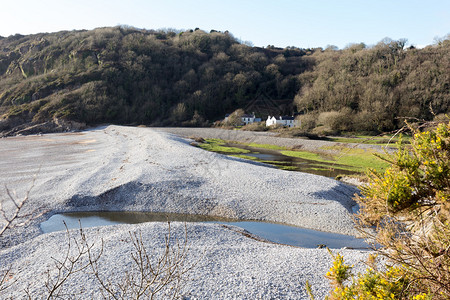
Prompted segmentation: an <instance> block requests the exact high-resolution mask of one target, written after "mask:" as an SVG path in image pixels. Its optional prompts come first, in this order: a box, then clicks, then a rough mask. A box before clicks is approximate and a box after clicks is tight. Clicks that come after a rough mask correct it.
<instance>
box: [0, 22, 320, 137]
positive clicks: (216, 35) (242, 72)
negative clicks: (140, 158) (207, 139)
mask: <svg viewBox="0 0 450 300" xmlns="http://www.w3.org/2000/svg"><path fill="white" fill-rule="evenodd" d="M305 54H306V51H304V50H300V49H264V48H256V47H250V46H247V45H245V44H241V43H239V42H238V41H237V40H236V38H234V37H233V36H232V35H231V34H230V33H228V32H225V33H220V32H215V31H212V32H210V33H206V32H204V31H202V30H195V31H193V30H190V31H188V32H174V31H169V30H167V31H153V30H151V31H147V30H139V29H135V28H131V27H123V26H121V27H114V28H100V29H95V30H91V31H71V32H57V33H51V34H36V35H29V36H20V35H15V36H10V37H8V38H3V39H0V104H1V108H0V113H2V114H5V115H4V116H3V118H4V119H5V118H8V119H9V120H10V121H9V122H5V121H4V122H3V127H4V128H0V130H5V129H7V128H6V127H7V126H11V125H14V124H17V123H20V122H26V121H34V122H43V121H46V120H51V119H53V118H54V117H56V118H60V119H69V120H76V121H80V122H85V123H87V124H98V123H103V122H112V123H116V124H155V125H201V124H203V123H204V122H205V121H206V120H209V121H214V120H217V119H220V118H223V117H224V115H225V114H226V113H230V112H232V111H233V110H235V109H236V108H239V107H241V108H242V107H245V106H246V105H247V104H248V103H249V102H250V101H254V100H255V99H256V98H257V97H258V95H265V97H267V98H269V99H294V96H295V94H296V93H297V91H298V89H299V85H298V75H299V74H300V73H302V72H304V71H305V70H307V69H308V68H311V67H312V62H311V61H310V60H305V59H303V57H304V55H305ZM11 120H14V122H13V121H11Z"/></svg>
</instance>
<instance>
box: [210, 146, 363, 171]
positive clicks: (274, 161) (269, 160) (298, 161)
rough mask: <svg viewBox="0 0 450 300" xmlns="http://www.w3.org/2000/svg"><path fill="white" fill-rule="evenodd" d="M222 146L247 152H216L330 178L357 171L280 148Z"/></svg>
mask: <svg viewBox="0 0 450 300" xmlns="http://www.w3.org/2000/svg"><path fill="white" fill-rule="evenodd" d="M223 146H225V147H231V148H237V149H238V150H239V149H242V150H245V151H248V152H247V153H241V152H236V153H233V152H232V151H228V152H220V151H219V152H218V153H221V154H225V155H238V156H239V157H241V158H248V159H251V160H253V161H257V162H262V163H264V164H266V165H267V166H271V167H276V168H279V169H282V170H289V171H298V172H305V173H310V174H315V175H320V176H325V177H330V178H335V177H336V176H338V175H352V174H357V173H358V172H353V171H348V170H345V169H342V168H339V165H338V164H333V163H328V162H318V161H314V160H309V159H304V158H299V157H292V156H287V155H284V154H282V153H281V151H280V150H271V149H265V148H258V147H251V146H247V145H243V144H237V143H226V144H224V145H223Z"/></svg>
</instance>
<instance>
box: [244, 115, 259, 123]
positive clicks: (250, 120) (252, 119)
mask: <svg viewBox="0 0 450 300" xmlns="http://www.w3.org/2000/svg"><path fill="white" fill-rule="evenodd" d="M241 121H242V123H243V124H245V125H247V124H252V123H257V122H261V118H257V117H256V116H255V114H252V115H247V114H245V115H243V116H242V117H241Z"/></svg>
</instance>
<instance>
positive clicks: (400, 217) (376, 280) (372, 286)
mask: <svg viewBox="0 0 450 300" xmlns="http://www.w3.org/2000/svg"><path fill="white" fill-rule="evenodd" d="M409 127H410V129H411V130H412V131H413V134H414V136H413V139H412V140H411V146H410V147H405V146H403V145H402V144H401V143H400V144H399V150H398V151H397V152H396V153H395V154H392V155H388V156H387V157H385V158H384V159H385V160H387V161H388V162H389V163H390V164H391V165H390V167H389V168H388V169H386V171H385V172H384V173H378V172H376V171H370V173H369V184H368V185H367V186H364V187H362V195H361V196H358V197H357V199H356V200H357V201H358V203H359V204H360V206H361V210H360V213H359V214H358V216H357V217H358V221H357V222H358V226H359V227H360V228H361V229H362V230H363V232H365V233H366V235H367V237H371V238H373V240H374V241H375V242H376V243H377V244H378V245H379V246H381V247H380V248H379V249H378V252H379V254H381V255H383V256H384V257H386V258H387V259H388V261H389V265H388V266H387V267H386V268H384V269H383V270H378V269H377V267H376V263H375V262H374V261H373V260H372V263H371V264H369V266H370V268H369V269H368V270H367V272H366V273H365V274H359V275H358V276H357V278H356V279H355V278H353V277H352V280H351V282H350V283H347V284H344V282H345V280H347V279H349V278H350V277H351V276H352V275H351V273H350V270H351V267H349V266H347V265H345V263H344V261H343V259H342V256H340V255H336V256H334V265H333V267H332V268H331V270H330V272H329V273H328V274H327V277H328V278H329V279H330V280H331V281H332V284H333V286H334V288H335V289H334V290H333V291H332V292H331V294H330V298H331V299H431V298H432V299H449V298H450V224H449V222H450V122H449V123H440V124H438V125H437V126H435V127H434V128H432V129H430V130H426V131H423V132H421V131H420V130H419V129H417V128H416V129H414V128H413V127H412V126H409ZM367 226H375V228H376V230H375V233H374V234H370V233H368V231H365V228H366V227H367Z"/></svg>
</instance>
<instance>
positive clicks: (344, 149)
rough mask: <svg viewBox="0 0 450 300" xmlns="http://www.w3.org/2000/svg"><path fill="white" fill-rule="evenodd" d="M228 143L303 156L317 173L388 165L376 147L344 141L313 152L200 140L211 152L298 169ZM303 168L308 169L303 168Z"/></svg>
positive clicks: (294, 156) (381, 168)
mask: <svg viewBox="0 0 450 300" xmlns="http://www.w3.org/2000/svg"><path fill="white" fill-rule="evenodd" d="M229 143H234V144H239V145H242V146H249V147H252V148H255V149H256V150H257V149H261V150H270V151H273V152H275V153H277V154H278V155H282V156H286V157H293V158H300V159H302V160H305V161H307V162H308V163H309V165H310V167H309V170H310V172H311V173H317V172H314V171H326V170H331V169H332V170H335V171H337V172H342V173H343V174H344V173H347V174H348V172H353V173H356V174H360V175H362V174H364V173H365V171H366V170H367V169H368V168H372V169H376V170H378V171H384V170H385V169H386V167H387V166H388V164H387V163H386V162H385V161H383V160H381V159H379V158H378V157H376V156H375V153H377V152H376V151H374V150H369V149H359V148H353V147H350V146H344V145H335V146H329V147H323V148H321V149H320V150H323V152H310V151H304V150H292V149H288V148H286V147H280V146H276V145H270V144H256V143H241V142H239V143H237V142H231V141H225V140H221V139H206V140H205V141H204V143H201V144H199V147H201V148H202V149H205V150H208V151H212V152H218V153H223V154H228V155H231V156H234V157H239V158H244V159H249V160H253V161H259V162H262V163H267V164H271V165H273V166H276V167H277V168H279V169H282V170H291V171H298V170H299V168H298V167H296V166H292V165H289V163H284V162H282V161H271V160H262V159H258V158H255V157H254V156H250V155H246V154H248V153H250V152H252V151H250V150H248V149H242V148H240V147H229V146H226V145H227V144H229ZM253 153H257V152H253ZM303 171H305V170H304V169H303ZM306 172H309V171H308V169H306Z"/></svg>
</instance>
